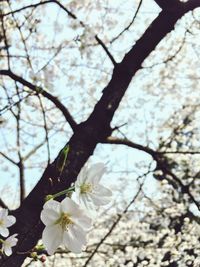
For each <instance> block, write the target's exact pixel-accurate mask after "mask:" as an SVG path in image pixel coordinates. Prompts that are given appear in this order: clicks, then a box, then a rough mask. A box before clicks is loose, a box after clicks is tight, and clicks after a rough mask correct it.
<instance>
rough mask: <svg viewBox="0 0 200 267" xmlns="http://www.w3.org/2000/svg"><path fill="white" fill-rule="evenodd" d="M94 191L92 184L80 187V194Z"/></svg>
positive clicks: (84, 184)
mask: <svg viewBox="0 0 200 267" xmlns="http://www.w3.org/2000/svg"><path fill="white" fill-rule="evenodd" d="M91 191H92V185H91V184H90V183H83V184H82V185H81V186H80V193H81V194H86V193H89V192H91Z"/></svg>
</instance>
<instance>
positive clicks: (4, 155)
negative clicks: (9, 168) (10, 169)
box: [0, 152, 18, 166]
mask: <svg viewBox="0 0 200 267" xmlns="http://www.w3.org/2000/svg"><path fill="white" fill-rule="evenodd" d="M0 155H1V156H2V157H4V158H5V159H7V160H8V161H10V162H11V163H12V164H14V165H16V166H17V165H18V163H17V162H15V161H14V160H13V159H11V158H10V157H8V156H7V155H6V154H4V153H3V152H0Z"/></svg>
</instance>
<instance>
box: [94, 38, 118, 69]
mask: <svg viewBox="0 0 200 267" xmlns="http://www.w3.org/2000/svg"><path fill="white" fill-rule="evenodd" d="M95 39H96V40H97V42H98V43H99V44H100V45H101V46H102V47H103V49H104V51H105V52H106V54H107V55H108V57H109V58H110V60H111V62H112V63H113V65H114V66H115V65H116V64H117V63H116V61H115V59H114V57H113V56H112V54H111V53H110V52H109V50H108V48H107V47H106V45H105V44H104V42H103V41H102V40H101V39H100V38H99V37H98V36H97V35H96V36H95Z"/></svg>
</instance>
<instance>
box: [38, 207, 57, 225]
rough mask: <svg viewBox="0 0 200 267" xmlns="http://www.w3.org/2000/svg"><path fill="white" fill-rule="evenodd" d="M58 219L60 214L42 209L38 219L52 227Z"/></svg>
mask: <svg viewBox="0 0 200 267" xmlns="http://www.w3.org/2000/svg"><path fill="white" fill-rule="evenodd" d="M59 217H60V214H59V213H57V212H56V211H54V210H52V209H44V210H42V212H41V215H40V219H41V221H42V222H43V223H44V224H45V225H53V224H54V223H55V222H56V221H57V220H58V219H59Z"/></svg>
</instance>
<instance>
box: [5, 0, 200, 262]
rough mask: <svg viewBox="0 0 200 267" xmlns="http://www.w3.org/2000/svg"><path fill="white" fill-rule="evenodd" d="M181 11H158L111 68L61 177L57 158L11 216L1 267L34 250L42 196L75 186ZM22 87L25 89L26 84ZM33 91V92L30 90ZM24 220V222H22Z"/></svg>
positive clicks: (76, 132)
mask: <svg viewBox="0 0 200 267" xmlns="http://www.w3.org/2000/svg"><path fill="white" fill-rule="evenodd" d="M189 2H190V1H189ZM198 6H200V1H198ZM182 7H184V9H183V8H181V9H179V10H175V11H174V12H173V13H170V12H167V11H164V10H163V11H161V12H160V14H159V15H158V17H157V18H156V19H155V20H154V21H153V22H152V24H151V25H150V26H149V27H148V29H147V30H146V32H145V33H144V34H143V36H142V37H141V38H140V39H139V40H138V41H137V42H136V44H135V45H134V46H133V48H132V49H131V50H130V51H129V52H128V53H127V54H126V55H125V57H124V59H123V60H122V62H120V63H118V64H117V65H116V66H115V67H114V70H113V75H112V78H111V80H110V82H109V83H108V85H107V86H106V88H105V89H104V90H103V95H102V97H101V99H100V100H99V102H98V103H97V104H96V106H95V108H94V110H93V111H92V113H91V115H90V116H89V118H88V119H87V120H86V121H84V122H82V123H81V124H79V125H77V127H75V130H74V134H73V136H72V137H71V139H70V140H69V141H68V140H67V142H66V144H68V145H69V147H70V150H69V154H68V157H67V160H66V164H65V167H64V169H63V171H62V174H61V175H60V173H59V172H58V170H57V168H56V160H58V158H59V156H58V157H57V158H56V159H55V161H54V162H53V163H51V164H49V165H48V166H47V168H46V169H45V171H44V173H43V175H42V177H41V179H40V181H39V182H38V184H37V185H36V186H35V188H34V189H33V190H32V191H31V193H30V194H29V195H28V197H27V198H26V199H25V200H24V201H23V203H22V205H21V206H20V207H19V208H18V209H17V210H15V211H13V212H12V214H13V215H14V216H16V219H17V222H16V224H15V225H13V226H12V227H11V228H10V230H11V234H12V233H18V238H19V241H18V244H17V246H16V247H15V248H14V251H13V254H12V255H11V256H10V257H8V258H5V259H3V258H2V259H0V265H1V267H19V266H21V264H22V262H23V261H24V259H25V257H26V254H22V253H19V252H24V251H28V250H30V249H32V248H33V247H34V246H35V244H36V243H37V241H38V239H39V238H40V237H41V233H42V230H43V229H44V226H43V224H42V223H41V221H40V213H41V210H42V207H43V204H44V198H45V196H46V195H47V194H54V193H55V192H59V191H62V190H64V189H66V188H68V187H69V186H70V185H71V183H73V182H75V180H76V177H77V175H78V173H79V171H80V169H81V168H82V166H83V165H84V164H85V162H86V161H87V160H88V158H89V156H90V155H92V154H93V152H94V149H95V147H96V145H97V144H98V143H102V142H103V141H105V140H106V138H107V137H108V136H110V135H111V132H112V129H111V127H110V123H111V120H112V118H113V115H114V113H115V111H116V109H117V108H118V106H119V103H120V102H121V100H122V97H123V95H124V94H125V92H126V90H127V88H128V86H129V83H130V82H131V80H132V77H133V76H134V74H135V73H136V72H137V70H139V69H140V68H141V65H142V63H143V61H144V60H145V59H146V57H147V56H148V55H149V54H150V53H151V52H152V51H153V50H154V49H155V47H156V46H157V44H158V43H159V42H160V41H161V40H162V39H163V37H164V36H165V35H166V34H167V33H169V32H170V31H172V30H173V29H174V25H175V23H176V22H177V20H178V19H180V18H181V17H182V16H183V15H184V14H185V13H186V12H187V11H189V10H191V9H193V8H195V5H193V6H192V7H191V6H188V8H186V5H184V4H183V6H182ZM28 85H29V83H28ZM25 86H27V82H26V83H25ZM34 89H36V88H35V87H34ZM24 218H26V219H25V220H24Z"/></svg>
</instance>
